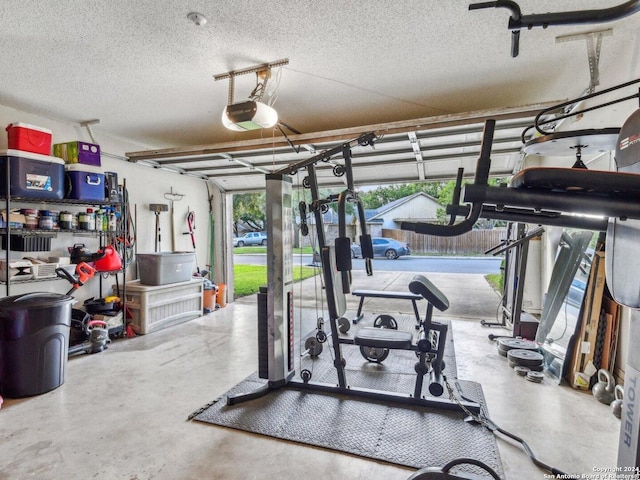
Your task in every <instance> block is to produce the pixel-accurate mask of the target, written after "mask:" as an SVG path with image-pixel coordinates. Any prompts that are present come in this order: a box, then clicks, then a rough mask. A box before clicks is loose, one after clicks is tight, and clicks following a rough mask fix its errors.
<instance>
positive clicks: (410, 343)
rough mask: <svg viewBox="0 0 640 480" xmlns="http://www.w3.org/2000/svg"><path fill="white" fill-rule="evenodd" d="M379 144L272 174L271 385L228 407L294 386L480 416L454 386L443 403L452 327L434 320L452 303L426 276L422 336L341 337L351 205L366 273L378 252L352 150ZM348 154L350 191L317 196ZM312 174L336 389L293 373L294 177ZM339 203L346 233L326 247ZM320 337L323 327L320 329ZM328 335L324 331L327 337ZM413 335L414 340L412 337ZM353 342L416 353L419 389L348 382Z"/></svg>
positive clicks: (420, 282)
mask: <svg viewBox="0 0 640 480" xmlns="http://www.w3.org/2000/svg"><path fill="white" fill-rule="evenodd" d="M375 139H376V136H375V134H373V133H367V134H363V135H361V136H359V137H358V138H356V139H355V140H352V141H350V142H347V143H343V144H341V145H338V146H336V147H334V148H330V149H328V150H326V151H324V152H322V153H320V154H319V155H316V156H314V157H312V158H310V159H308V160H303V161H300V162H298V163H294V164H291V165H289V166H287V167H285V168H283V169H281V170H280V171H278V172H275V173H273V174H267V176H266V192H267V195H266V205H267V212H266V213H267V231H268V237H267V238H268V243H267V257H268V258H269V259H271V261H270V262H269V264H268V268H267V277H268V287H267V288H266V292H264V290H263V293H262V294H261V295H262V297H261V298H259V300H258V324H259V325H258V330H259V333H258V344H259V345H258V358H259V369H258V374H259V377H260V378H264V379H266V380H267V383H265V384H264V385H263V386H261V387H260V388H259V389H257V390H255V391H253V392H249V393H245V394H240V395H236V396H228V397H227V404H228V405H234V404H237V403H240V402H243V401H247V400H252V399H255V398H258V397H261V396H263V395H265V394H267V393H268V392H269V391H271V390H274V389H277V388H281V387H285V386H288V387H292V388H297V389H303V390H311V391H318V392H325V393H331V394H343V395H348V396H351V397H358V398H364V399H369V400H379V401H387V402H389V401H391V402H396V403H401V404H409V405H416V406H422V407H430V408H438V409H444V410H453V411H465V412H473V413H478V412H480V405H479V404H478V403H476V402H475V401H472V400H468V399H466V398H465V397H464V396H463V394H462V393H460V392H458V395H455V393H451V392H453V389H452V388H451V389H450V390H449V391H450V397H452V398H439V397H440V396H441V395H442V394H443V393H444V391H445V386H447V389H449V388H450V384H448V383H447V380H446V378H445V377H444V375H443V369H444V367H445V365H444V362H443V361H442V357H443V353H444V344H445V336H446V325H441V324H439V323H437V322H432V321H431V312H432V311H433V308H434V307H435V308H437V309H440V310H444V309H446V308H447V307H448V301H447V299H446V297H444V295H442V293H441V292H440V291H439V290H438V289H437V288H436V287H435V286H434V285H432V284H431V283H430V282H429V281H428V280H426V279H425V278H424V277H422V278H419V277H416V278H414V281H413V282H412V286H411V289H412V291H413V293H416V294H420V295H422V296H423V297H424V298H425V299H426V300H427V302H428V304H429V307H428V310H427V317H426V318H425V319H424V320H423V322H422V326H421V327H422V328H421V330H420V331H419V332H418V333H413V332H403V331H399V330H394V329H393V328H360V329H359V332H356V334H355V335H354V336H353V337H351V338H349V339H347V338H341V337H340V327H341V326H343V330H344V324H345V323H346V324H347V325H349V323H350V322H349V320H348V319H346V318H344V317H343V315H344V313H345V311H346V299H345V293H348V292H349V284H350V280H351V279H350V270H351V255H350V239H349V238H348V237H347V236H346V235H345V230H346V225H345V221H344V218H345V212H346V204H347V202H350V203H353V204H355V205H356V207H357V209H358V214H359V216H360V227H361V235H360V243H361V247H362V252H363V256H364V257H365V261H366V263H367V271H368V273H369V274H371V273H372V271H371V264H370V262H371V258H372V257H373V248H372V245H371V237H370V236H369V235H368V234H367V232H366V222H365V218H364V209H363V207H362V205H361V204H360V201H359V199H358V196H357V194H356V193H355V191H354V183H353V174H352V168H351V148H352V147H353V146H356V145H359V146H370V145H373V143H374V141H375ZM338 154H342V158H343V161H344V165H336V166H334V171H333V173H334V175H336V176H342V175H345V174H346V183H347V189H346V190H345V191H343V192H342V193H340V194H339V195H338V196H337V198H336V197H335V196H332V197H330V198H328V199H320V198H319V188H318V179H317V175H316V163H318V162H321V161H322V162H328V161H329V160H330V159H331V157H333V156H334V155H338ZM301 169H306V171H307V173H308V176H307V177H306V178H305V179H304V181H303V186H305V187H306V188H309V189H310V190H311V194H312V198H313V202H312V203H311V205H310V210H311V211H312V212H313V213H314V215H315V219H316V227H318V228H317V234H318V240H319V246H320V251H321V257H322V267H323V279H324V282H325V291H326V298H327V306H328V310H329V325H330V338H331V342H332V353H333V355H332V357H333V366H334V368H335V370H336V373H337V377H338V385H335V384H323V383H319V382H312V381H311V378H310V377H311V375H310V372H309V371H303V372H301V375H300V376H301V378H302V381H297V380H296V379H294V377H295V373H296V372H295V368H294V347H295V345H294V322H293V319H294V315H293V313H294V312H293V288H292V286H293V257H292V246H293V238H294V231H293V228H294V221H293V212H294V209H293V205H292V176H293V175H295V174H296V173H297V172H298V171H299V170H301ZM336 202H337V203H338V210H339V212H340V219H341V223H340V232H341V236H340V237H339V238H337V239H336V241H335V246H328V245H327V244H326V240H325V237H324V231H323V229H322V214H323V212H324V211H326V209H327V208H328V204H329V203H336ZM318 333H320V330H319V332H318ZM323 333H324V332H323ZM414 335H415V338H414ZM345 344H352V345H359V346H361V347H365V348H372V349H382V350H384V349H390V350H392V349H402V350H412V351H414V352H416V355H417V357H418V362H417V364H416V369H415V370H416V382H415V387H414V390H413V392H411V393H407V394H402V393H397V392H389V391H382V390H373V389H368V388H360V387H355V386H352V385H349V384H348V382H347V378H346V371H345V366H346V360H345V358H344V356H343V355H342V345H345ZM427 374H428V375H429V377H428V378H429V392H430V393H431V395H424V396H423V395H422V384H423V377H424V376H425V375H427Z"/></svg>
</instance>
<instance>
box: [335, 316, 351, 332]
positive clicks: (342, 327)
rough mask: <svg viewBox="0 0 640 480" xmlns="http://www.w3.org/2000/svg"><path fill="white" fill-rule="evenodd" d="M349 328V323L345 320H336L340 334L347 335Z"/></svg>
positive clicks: (342, 318) (341, 318)
mask: <svg viewBox="0 0 640 480" xmlns="http://www.w3.org/2000/svg"><path fill="white" fill-rule="evenodd" d="M350 328H351V322H350V321H349V320H348V319H347V318H344V317H340V318H339V319H338V330H339V331H340V333H347V332H348V331H349V329H350Z"/></svg>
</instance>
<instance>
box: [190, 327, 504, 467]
mask: <svg viewBox="0 0 640 480" xmlns="http://www.w3.org/2000/svg"><path fill="white" fill-rule="evenodd" d="M452 336H453V335H452V334H451V332H450V335H449V338H448V339H447V340H448V341H447V349H446V350H447V351H446V355H445V360H446V361H447V362H449V363H450V364H451V366H449V365H448V366H447V367H446V368H445V373H446V374H447V377H448V379H449V382H450V383H452V384H453V382H455V381H457V382H458V384H459V386H460V388H461V390H462V392H463V394H464V396H465V397H466V398H468V399H471V400H473V401H476V402H478V403H480V404H481V405H482V408H483V410H484V411H485V412H486V411H487V410H486V405H485V400H484V395H483V393H482V388H481V386H480V385H479V384H478V383H476V382H469V381H463V380H455V377H456V371H455V355H454V352H453V341H452ZM325 348H326V350H324V351H323V353H322V354H321V355H320V357H318V358H317V359H315V360H313V361H311V360H308V359H307V360H306V362H304V361H303V364H302V366H301V368H308V369H310V370H311V371H312V372H313V377H312V380H311V381H312V382H313V381H318V382H321V383H332V382H333V379H332V376H335V370H334V369H333V367H332V354H331V353H330V352H329V346H328V344H325ZM343 353H344V356H345V358H346V360H347V369H346V377H347V382H348V384H349V385H352V386H354V387H365V388H372V389H377V390H385V391H390V392H398V393H402V394H408V393H412V392H413V384H414V382H415V372H414V370H413V364H414V363H415V361H416V357H415V354H414V353H413V352H406V351H392V352H391V354H390V355H389V357H388V358H387V359H386V360H385V361H384V362H383V363H382V364H380V365H378V364H371V363H369V362H367V361H366V360H365V359H364V358H363V357H362V356H360V353H359V349H358V348H357V347H354V346H344V347H343ZM447 370H449V372H448V373H447ZM425 382H426V379H425ZM265 383H266V381H265V380H262V379H260V378H258V376H257V374H254V375H252V376H250V377H248V378H247V379H245V380H243V381H242V382H241V383H239V384H238V385H236V386H235V387H233V388H232V389H231V390H229V391H228V392H226V393H225V394H224V395H223V396H221V397H220V398H219V399H217V400H215V401H214V402H211V403H210V404H208V405H206V406H205V407H203V408H201V409H200V410H198V411H197V412H195V413H194V414H192V416H191V417H190V418H193V419H194V420H198V421H201V422H205V423H212V424H216V425H221V426H225V427H230V428H235V429H238V430H244V431H248V432H253V433H259V434H263V435H268V436H270V437H275V438H280V439H285V440H291V441H295V442H300V443H305V444H309V445H314V446H317V447H324V448H329V449H332V450H337V451H340V452H346V453H350V454H354V455H359V456H363V457H369V458H373V459H376V460H383V461H387V462H390V463H395V464H399V465H405V466H408V467H412V468H416V469H418V468H421V467H424V466H443V465H445V464H446V463H447V462H449V461H451V460H453V459H456V458H460V457H465V458H475V459H478V460H481V461H483V462H485V463H486V464H488V465H489V466H490V467H492V468H493V469H494V470H496V472H498V473H499V474H502V472H503V469H502V463H501V461H500V455H499V453H498V448H497V445H496V441H495V438H494V436H493V434H492V433H491V432H489V431H488V430H487V429H486V428H484V427H482V426H480V425H477V424H475V423H469V422H465V421H464V419H465V417H466V414H464V413H462V412H455V411H454V412H450V411H444V410H438V409H430V408H424V407H417V406H407V405H401V404H392V403H381V402H377V401H371V400H364V399H359V398H354V397H349V396H344V395H338V394H336V395H331V394H323V393H317V392H309V391H299V390H295V389H292V388H281V389H277V390H273V391H272V392H270V393H269V394H267V395H266V396H265V397H262V398H259V399H256V400H252V401H249V402H246V403H241V404H238V405H233V406H228V405H227V404H226V398H227V395H234V394H237V393H244V392H249V391H253V390H255V389H257V388H258V387H260V386H262V385H264V384H265ZM425 390H426V388H425ZM423 394H424V392H423ZM445 395H446V393H445ZM456 468H458V469H459V470H458V471H460V472H467V473H472V474H475V475H478V476H482V475H483V474H484V475H486V472H483V471H482V470H480V469H478V468H477V467H474V466H472V465H464V466H460V467H456Z"/></svg>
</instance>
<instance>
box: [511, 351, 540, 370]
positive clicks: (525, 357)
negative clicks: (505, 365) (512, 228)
mask: <svg viewBox="0 0 640 480" xmlns="http://www.w3.org/2000/svg"><path fill="white" fill-rule="evenodd" d="M507 358H508V359H509V360H510V361H512V362H513V363H514V364H516V365H522V366H523V367H531V366H538V365H542V363H543V362H544V357H543V356H542V354H540V353H538V352H534V351H533V350H521V349H512V350H509V351H508V352H507Z"/></svg>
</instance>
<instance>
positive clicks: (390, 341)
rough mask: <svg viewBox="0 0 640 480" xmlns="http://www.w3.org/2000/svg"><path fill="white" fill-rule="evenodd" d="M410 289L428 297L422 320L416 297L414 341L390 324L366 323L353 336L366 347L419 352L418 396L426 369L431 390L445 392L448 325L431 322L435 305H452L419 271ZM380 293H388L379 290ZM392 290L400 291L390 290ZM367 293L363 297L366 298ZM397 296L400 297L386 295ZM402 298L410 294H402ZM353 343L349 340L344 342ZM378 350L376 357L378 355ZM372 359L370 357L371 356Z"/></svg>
mask: <svg viewBox="0 0 640 480" xmlns="http://www.w3.org/2000/svg"><path fill="white" fill-rule="evenodd" d="M409 291H410V293H411V294H412V295H413V296H415V297H417V299H424V300H426V301H427V313H426V315H425V318H424V320H423V321H420V316H419V315H418V311H417V307H415V305H416V303H415V300H413V299H412V300H413V304H414V308H416V317H417V318H418V322H419V325H418V328H419V329H420V331H419V332H418V334H417V341H416V342H415V343H414V341H413V333H411V332H403V331H399V330H394V329H391V328H375V327H364V328H361V329H360V330H358V332H356V334H355V336H354V338H353V344H354V345H358V346H360V348H361V351H362V350H363V349H365V351H366V349H378V350H413V351H415V352H416V353H417V354H418V362H417V363H416V366H415V370H416V383H415V388H414V393H413V394H414V396H415V398H421V396H422V384H423V377H424V375H426V374H427V373H428V374H429V375H430V382H429V392H430V393H431V394H432V395H433V396H436V397H439V396H440V395H442V394H443V393H444V379H443V376H442V370H444V362H443V357H444V347H445V342H446V337H447V325H445V324H442V323H438V322H432V320H431V318H432V316H433V309H434V307H435V308H437V309H438V310H440V311H441V312H444V311H445V310H447V309H448V308H449V300H448V299H447V297H446V296H445V295H444V293H442V292H441V291H440V290H439V289H438V287H436V286H435V285H434V284H433V283H431V282H430V281H429V280H428V279H427V278H426V277H424V276H423V275H416V276H415V277H413V280H411V282H410V283H409ZM377 293H385V292H384V291H383V292H377ZM388 293H391V294H395V293H401V292H388ZM354 294H355V292H354ZM364 298H365V297H362V299H364ZM387 298H398V297H387ZM402 298H407V297H406V296H403V297H402ZM396 328H397V327H396ZM343 343H350V342H346V341H345V342H343ZM379 353H381V352H378V353H376V355H374V358H375V357H376V356H378V355H379ZM384 358H386V354H383V356H382V357H380V358H377V359H370V361H382V360H383V359H384ZM368 359H369V358H368Z"/></svg>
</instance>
